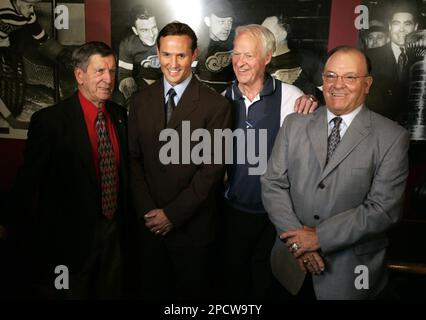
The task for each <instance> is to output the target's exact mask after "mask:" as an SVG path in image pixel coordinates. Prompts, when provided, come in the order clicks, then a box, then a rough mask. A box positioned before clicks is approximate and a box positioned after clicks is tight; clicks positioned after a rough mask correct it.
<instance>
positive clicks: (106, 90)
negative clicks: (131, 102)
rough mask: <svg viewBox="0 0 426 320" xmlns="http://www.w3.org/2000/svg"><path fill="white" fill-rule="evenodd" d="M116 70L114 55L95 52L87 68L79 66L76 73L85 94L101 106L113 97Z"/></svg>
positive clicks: (80, 87) (80, 88) (81, 89)
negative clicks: (104, 55) (103, 55)
mask: <svg viewBox="0 0 426 320" xmlns="http://www.w3.org/2000/svg"><path fill="white" fill-rule="evenodd" d="M115 72H116V62H115V57H114V56H113V55H110V56H106V57H102V56H101V55H100V54H95V55H92V56H91V57H90V59H89V62H88V65H87V68H86V70H83V69H81V68H79V67H77V68H75V70H74V75H75V78H76V80H77V83H78V89H79V90H80V92H81V93H82V94H83V96H84V97H85V98H86V99H87V100H89V101H91V102H92V103H93V104H95V105H96V106H97V107H100V106H101V105H102V104H103V103H104V102H105V101H107V100H108V99H110V98H111V95H112V92H113V90H114V81H115Z"/></svg>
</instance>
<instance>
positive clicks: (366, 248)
mask: <svg viewBox="0 0 426 320" xmlns="http://www.w3.org/2000/svg"><path fill="white" fill-rule="evenodd" d="M388 243H389V241H388V238H386V237H380V238H376V239H372V240H369V241H366V242H363V243H360V244H358V245H356V246H355V247H354V251H355V254H357V255H363V254H369V253H373V252H376V251H379V250H381V249H383V248H386V247H387V246H388Z"/></svg>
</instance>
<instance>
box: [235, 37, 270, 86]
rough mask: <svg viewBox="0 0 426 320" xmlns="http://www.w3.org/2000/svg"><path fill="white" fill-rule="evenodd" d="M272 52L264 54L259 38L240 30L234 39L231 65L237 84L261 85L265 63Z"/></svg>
mask: <svg viewBox="0 0 426 320" xmlns="http://www.w3.org/2000/svg"><path fill="white" fill-rule="evenodd" d="M271 57H272V53H267V54H265V52H264V50H263V48H262V45H261V42H260V40H259V39H257V38H255V37H253V36H252V35H251V34H249V33H247V32H241V33H239V34H238V35H237V37H236V38H235V40H234V50H233V53H232V66H233V68H234V72H235V75H236V77H237V79H238V82H239V85H243V86H247V87H256V86H259V85H260V86H262V84H263V79H264V77H265V68H266V65H267V64H268V63H269V62H270V61H271Z"/></svg>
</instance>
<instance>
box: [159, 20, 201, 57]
mask: <svg viewBox="0 0 426 320" xmlns="http://www.w3.org/2000/svg"><path fill="white" fill-rule="evenodd" d="M185 35H186V36H188V37H190V38H191V40H192V41H191V50H192V52H194V51H195V49H197V36H196V35H195V32H194V30H192V29H191V27H190V26H188V25H187V24H185V23H182V22H178V21H175V22H171V23H169V24H167V25H165V26H164V28H163V29H161V31H160V33H159V34H158V37H157V48H158V49H160V38H162V37H167V36H185Z"/></svg>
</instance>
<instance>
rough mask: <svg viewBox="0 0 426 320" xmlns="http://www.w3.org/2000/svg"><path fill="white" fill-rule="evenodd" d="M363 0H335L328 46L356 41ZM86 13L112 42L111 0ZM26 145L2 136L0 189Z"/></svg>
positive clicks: (89, 36)
mask: <svg viewBox="0 0 426 320" xmlns="http://www.w3.org/2000/svg"><path fill="white" fill-rule="evenodd" d="M360 1H361V0H344V1H343V0H332V7H331V18H330V34H329V40H328V41H329V42H328V43H329V45H328V46H329V49H331V48H334V47H335V46H337V45H341V44H349V45H356V44H357V37H358V32H357V30H356V29H355V27H354V20H355V13H354V10H355V7H356V6H357V5H358V4H359V3H360ZM85 16H86V41H92V40H98V41H103V42H105V43H108V44H111V10H110V0H90V1H86V2H85ZM24 146H25V141H24V140H13V139H0V151H1V153H0V154H1V156H0V192H4V191H8V190H10V187H11V185H12V183H13V181H14V179H15V175H16V171H17V169H18V168H19V166H20V165H21V164H22V160H23V150H24Z"/></svg>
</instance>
